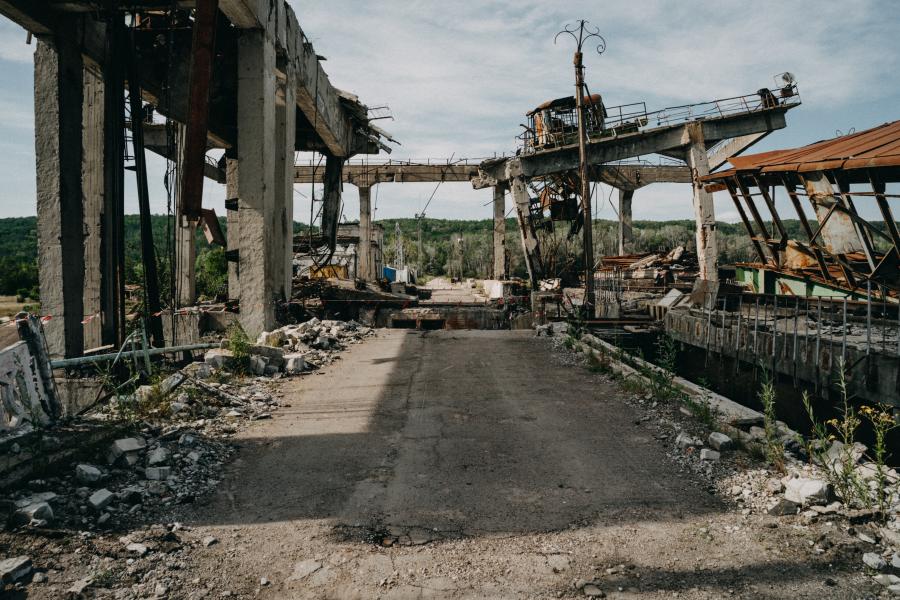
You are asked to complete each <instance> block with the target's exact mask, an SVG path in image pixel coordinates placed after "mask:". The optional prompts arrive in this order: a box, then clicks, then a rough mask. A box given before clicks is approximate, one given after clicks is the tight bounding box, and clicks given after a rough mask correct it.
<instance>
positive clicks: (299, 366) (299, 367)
mask: <svg viewBox="0 0 900 600" xmlns="http://www.w3.org/2000/svg"><path fill="white" fill-rule="evenodd" d="M284 358H285V366H284V372H285V373H287V374H288V375H299V374H300V373H302V372H303V371H305V370H306V359H304V358H303V355H302V354H286V355H285V357H284Z"/></svg>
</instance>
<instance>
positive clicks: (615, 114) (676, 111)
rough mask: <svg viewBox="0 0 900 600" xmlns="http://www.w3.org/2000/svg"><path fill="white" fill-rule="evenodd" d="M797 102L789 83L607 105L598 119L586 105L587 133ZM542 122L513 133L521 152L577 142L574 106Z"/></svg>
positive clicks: (593, 135)
mask: <svg viewBox="0 0 900 600" xmlns="http://www.w3.org/2000/svg"><path fill="white" fill-rule="evenodd" d="M798 104H800V92H799V90H798V88H797V85H796V84H790V85H786V86H784V87H782V88H776V89H773V90H770V89H768V88H763V89H760V90H759V91H758V92H756V93H755V94H745V95H743V96H734V97H731V98H720V99H718V100H712V101H710V102H700V103H696V104H684V105H681V106H671V107H668V108H663V109H660V110H656V111H652V112H648V111H647V107H646V104H645V103H644V102H634V103H631V104H622V105H620V106H611V107H609V106H608V107H604V109H603V118H602V120H600V119H599V118H598V117H597V115H596V111H592V109H591V108H590V107H588V109H587V110H588V121H589V122H588V132H587V135H588V138H589V139H590V140H598V139H602V138H604V137H615V136H618V135H624V134H627V133H635V132H638V131H643V130H645V129H653V128H657V127H670V126H673V125H678V124H683V123H688V122H691V121H700V120H706V119H722V118H727V117H734V116H738V115H741V114H750V113H754V112H759V111H763V110H771V109H774V108H779V107H790V106H796V105H798ZM545 121H546V119H545V120H544V121H542V122H541V125H540V127H538V126H537V125H536V123H535V117H534V116H532V117H531V118H530V121H529V126H528V127H526V128H525V131H524V132H523V133H522V134H520V135H519V136H517V140H519V146H520V148H521V152H524V153H532V152H540V151H546V150H551V149H554V148H559V147H562V146H568V145H571V144H575V143H577V141H578V121H577V113H576V111H575V109H574V108H566V109H563V110H557V111H554V110H552V109H551V110H550V119H549V122H545ZM538 129H540V131H538Z"/></svg>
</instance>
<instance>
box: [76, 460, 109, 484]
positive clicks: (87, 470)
mask: <svg viewBox="0 0 900 600" xmlns="http://www.w3.org/2000/svg"><path fill="white" fill-rule="evenodd" d="M102 477H103V472H102V471H101V470H100V469H98V468H97V467H95V466H93V465H78V466H77V467H75V479H77V480H78V481H80V482H81V483H87V484H91V483H97V482H98V481H100V479H101V478H102Z"/></svg>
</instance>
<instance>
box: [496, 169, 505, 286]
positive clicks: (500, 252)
mask: <svg viewBox="0 0 900 600" xmlns="http://www.w3.org/2000/svg"><path fill="white" fill-rule="evenodd" d="M493 274H494V279H506V277H507V274H506V186H505V185H503V184H498V185H496V186H494V268H493Z"/></svg>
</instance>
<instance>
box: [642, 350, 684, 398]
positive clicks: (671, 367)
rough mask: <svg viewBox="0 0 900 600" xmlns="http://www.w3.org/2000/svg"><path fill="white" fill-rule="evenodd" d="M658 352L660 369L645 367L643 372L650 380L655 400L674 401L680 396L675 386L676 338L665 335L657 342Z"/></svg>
mask: <svg viewBox="0 0 900 600" xmlns="http://www.w3.org/2000/svg"><path fill="white" fill-rule="evenodd" d="M656 350H657V354H656V357H657V366H658V367H659V368H656V369H653V368H649V367H645V368H642V369H641V371H642V372H643V373H644V375H645V376H646V377H647V378H648V379H649V380H650V391H651V392H652V393H653V396H654V397H655V398H658V399H659V400H672V399H674V398H676V397H677V396H678V392H677V390H676V389H675V386H674V385H673V382H674V380H675V364H676V360H677V358H678V346H677V343H676V342H675V339H674V338H672V337H671V336H670V335H667V334H664V335H661V336H660V337H659V339H657V340H656Z"/></svg>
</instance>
